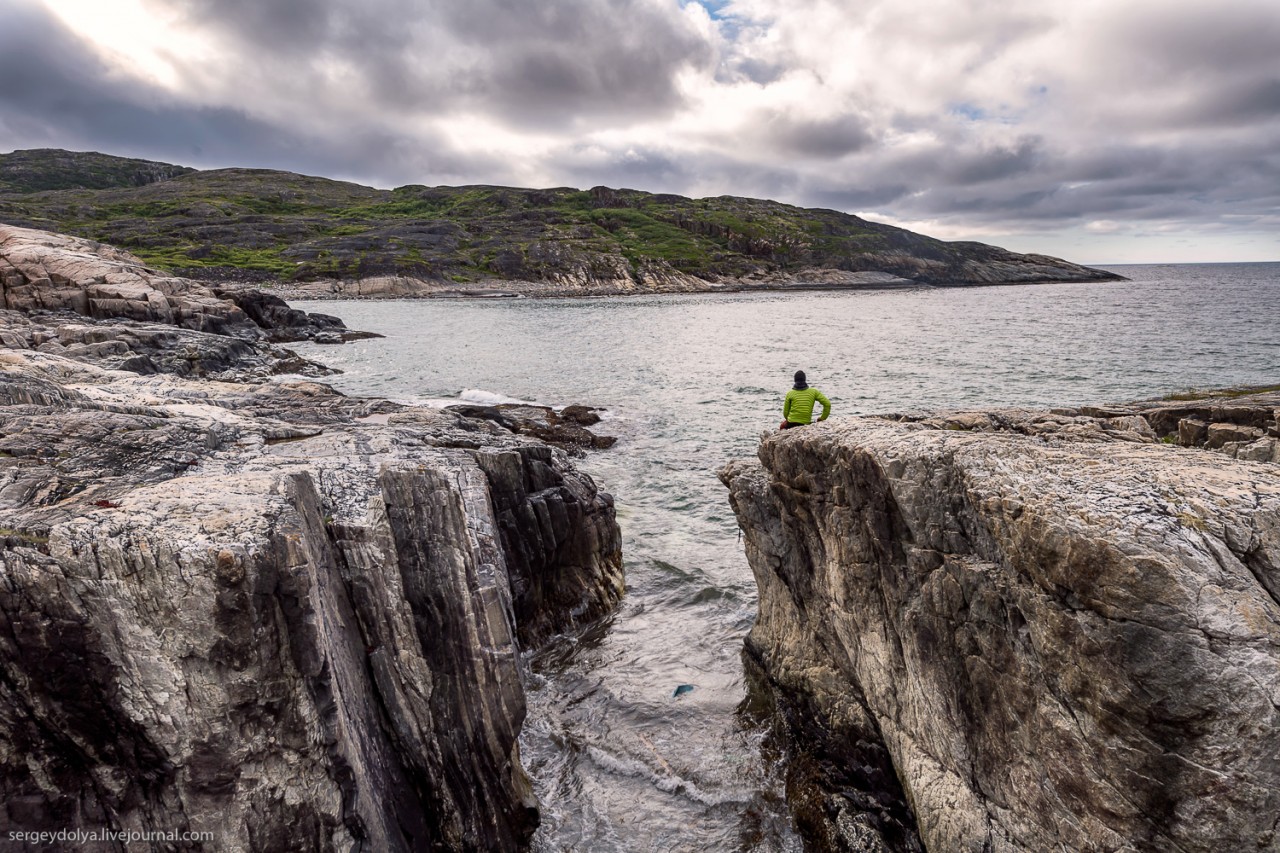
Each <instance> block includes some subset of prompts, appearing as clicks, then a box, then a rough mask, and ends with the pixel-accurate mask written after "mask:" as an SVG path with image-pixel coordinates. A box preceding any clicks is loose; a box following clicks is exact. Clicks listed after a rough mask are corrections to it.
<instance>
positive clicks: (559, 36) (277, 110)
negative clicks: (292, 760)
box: [0, 0, 1280, 263]
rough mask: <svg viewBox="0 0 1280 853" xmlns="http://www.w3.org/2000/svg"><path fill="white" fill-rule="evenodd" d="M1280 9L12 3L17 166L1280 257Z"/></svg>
mask: <svg viewBox="0 0 1280 853" xmlns="http://www.w3.org/2000/svg"><path fill="white" fill-rule="evenodd" d="M1278 46H1280V2H1276V0H1212V2H1210V0H1072V2H1062V0H945V2H943V1H942V0H861V2H858V1H857V0H843V2H841V0H701V2H694V0H434V2H430V1H429V0H43V2H40V0H0V151H9V150H12V149H15V148H35V147H58V148H68V149H73V150H98V151H104V152H107V153H112V154H121V155H128V156H137V157H146V158H150V159H157V160H164V161H167V162H173V163H182V164H186V165H192V166H197V167H201V168H216V167H221V166H258V167H270V168H282V169H290V170H294V171H299V172H305V173H309V174H318V175H326V176H329V177H337V178H344V179H349V180H355V181H359V182H361V183H366V184H374V185H377V186H384V187H390V186H397V185H400V184H405V183H422V184H464V183H489V184H507V185H516V186H578V187H589V186H593V185H596V184H607V185H610V186H626V187H634V188H638V189H646V190H652V191H658V192H677V193H682V194H687V195H696V196H706V195H720V194H733V195H749V196H762V197H768V198H775V199H779V200H782V201H787V202H791V203H795V204H801V205H806V206H819V207H830V208H836V209H838V210H844V211H848V212H851V213H858V214H859V215H862V216H866V217H868V218H871V219H876V220H879V221H884V222H890V223H893V224H898V225H903V226H905V227H908V228H912V229H914V230H918V231H922V232H924V233H927V234H930V235H933V236H936V237H941V238H943V239H975V240H982V241H984V242H990V243H996V244H998V245H1002V246H1006V247H1008V248H1011V249H1015V250H1019V251H1039V252H1045V253H1049V254H1055V255H1060V256H1063V257H1068V258H1070V259H1072V260H1076V261H1082V262H1086V263H1108V262H1112V263H1118V262H1149V261H1223V260H1280V50H1278Z"/></svg>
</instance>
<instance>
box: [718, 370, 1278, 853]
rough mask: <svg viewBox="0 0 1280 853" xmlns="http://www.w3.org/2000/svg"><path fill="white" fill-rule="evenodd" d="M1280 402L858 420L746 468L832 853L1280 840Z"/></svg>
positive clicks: (759, 663) (743, 495) (805, 803)
mask: <svg viewBox="0 0 1280 853" xmlns="http://www.w3.org/2000/svg"><path fill="white" fill-rule="evenodd" d="M1277 409H1280V394H1277V393H1274V392H1273V393H1270V394H1258V395H1252V396H1236V397H1222V398H1209V399H1204V400H1189V401H1165V402H1157V403H1146V404H1135V405H1131V406H1116V407H1106V408H1101V407H1100V408H1094V409H1073V410H1060V411H1056V412H1042V413H1038V412H1027V411H987V412H965V413H951V414H943V415H936V416H924V415H917V416H909V417H889V418H856V419H849V420H839V421H828V422H827V423H825V424H823V425H819V426H813V427H808V428H806V429H802V430H793V431H789V432H787V433H783V434H779V435H777V436H771V437H767V438H765V440H764V441H763V442H762V444H761V447H760V453H759V457H760V459H759V462H738V463H733V464H731V465H729V466H727V467H726V468H725V469H724V471H722V479H723V480H724V481H725V482H726V484H727V485H728V486H729V489H730V498H731V502H732V504H733V506H734V509H735V511H736V512H737V515H738V519H739V521H740V523H741V525H742V527H743V529H744V531H745V534H746V535H745V541H746V549H747V555H748V558H749V560H750V563H751V566H752V569H753V571H754V573H755V576H756V579H757V582H758V584H759V588H760V614H759V618H758V620H757V622H756V624H755V626H754V628H753V629H752V632H751V634H750V637H749V639H748V642H747V659H748V661H749V663H750V664H751V666H752V668H754V669H756V670H757V672H758V673H759V674H760V676H761V678H762V679H763V680H764V681H765V682H766V683H767V685H768V686H769V687H771V688H772V690H773V693H774V695H775V697H776V698H777V702H778V704H779V707H780V710H781V711H782V712H783V715H784V717H785V719H786V722H787V728H788V730H789V731H790V734H791V736H792V740H793V744H794V756H793V761H792V764H791V768H790V770H789V779H788V781H789V796H790V798H791V800H792V802H793V804H794V805H795V806H796V814H797V819H798V822H799V823H800V825H801V827H802V829H803V830H804V831H805V833H806V835H807V837H808V839H809V842H810V845H811V847H812V849H815V850H920V849H928V850H930V851H975V852H976V851H1050V850H1053V851H1057V850H1073V851H1076V850H1078V851H1104V850H1105V851H1113V850H1140V851H1174V850H1176V851H1184V853H1191V851H1220V850H1271V851H1275V850H1280V835H1278V834H1277V832H1278V829H1280V827H1278V826H1277V819H1278V816H1280V762H1278V761H1277V755H1280V467H1277V466H1276V465H1275V464H1274V463H1272V462H1260V461H1250V460H1253V459H1261V458H1262V457H1263V456H1264V455H1266V454H1264V452H1263V450H1264V448H1263V445H1266V448H1265V449H1266V450H1267V451H1268V452H1269V451H1270V449H1271V448H1272V447H1273V445H1271V444H1268V443H1267V442H1268V441H1273V440H1274V439H1275V438H1276V436H1277V428H1276V418H1277ZM1179 440H1181V441H1182V443H1183V444H1194V445H1196V446H1194V447H1179V446H1176V443H1177V442H1178V441H1179ZM1260 442H1261V444H1260ZM1215 448H1216V449H1215ZM1224 450H1225V451H1226V452H1223V451H1224ZM1272 458H1274V457H1272Z"/></svg>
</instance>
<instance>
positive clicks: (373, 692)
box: [0, 229, 622, 851]
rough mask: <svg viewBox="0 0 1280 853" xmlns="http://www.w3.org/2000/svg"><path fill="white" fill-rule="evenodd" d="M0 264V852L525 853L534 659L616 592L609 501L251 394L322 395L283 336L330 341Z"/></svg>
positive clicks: (96, 263)
mask: <svg viewBox="0 0 1280 853" xmlns="http://www.w3.org/2000/svg"><path fill="white" fill-rule="evenodd" d="M0 249H4V250H5V251H4V252H0V283H2V284H3V286H4V298H5V305H6V307H7V309H9V310H3V311H0V340H3V342H4V347H3V348H2V349H0V560H2V561H3V570H2V572H0V832H2V833H3V834H4V835H5V837H9V833H10V832H25V833H34V832H41V831H46V832H56V831H58V830H73V831H74V830H76V829H81V830H84V831H86V832H94V831H102V830H111V831H113V832H117V833H121V832H135V833H173V834H174V835H172V836H167V837H168V839H169V840H168V841H167V842H164V843H161V842H153V843H152V849H175V850H179V849H181V850H200V849H205V850H220V851H221V850H228V851H274V850H286V849H287V850H299V851H336V850H343V851H347V850H378V851H419V850H440V849H449V850H498V849H502V850H509V849H519V848H520V847H522V846H523V845H524V844H525V843H527V841H528V840H529V838H530V836H531V834H532V832H533V830H534V828H535V827H536V826H537V823H538V809H537V802H536V799H535V798H534V796H533V793H532V789H531V787H530V784H529V780H528V778H527V777H526V775H525V773H524V770H523V768H522V767H521V765H520V760H519V754H518V746H517V736H518V734H519V730H520V726H521V724H522V722H523V719H524V714H525V704H524V701H525V700H524V691H523V686H522V675H523V669H524V663H523V660H522V656H521V655H522V651H523V650H524V649H528V648H530V647H531V646H532V645H533V644H535V643H537V642H538V641H539V640H540V639H542V638H544V637H545V636H546V635H548V634H549V633H552V632H554V631H560V630H566V629H568V628H570V627H572V626H573V625H574V624H575V623H576V622H578V621H582V620H589V619H593V618H595V617H596V616H598V615H600V614H602V613H603V612H604V611H606V610H607V609H608V608H609V607H611V606H612V605H613V603H614V602H615V601H616V600H617V598H618V597H619V596H620V595H621V592H622V568H621V555H620V544H619V542H620V537H619V533H618V527H617V524H616V522H615V521H614V513H613V502H612V499H611V498H610V496H609V495H607V494H605V493H603V492H601V491H600V490H598V489H597V487H596V485H595V484H594V483H593V482H592V481H591V479H590V478H589V477H587V476H586V475H585V474H582V473H580V472H578V471H577V470H576V469H574V467H573V466H572V464H571V463H570V461H569V459H568V457H567V456H566V455H565V454H564V453H563V452H562V451H560V450H557V449H554V448H551V447H549V446H547V445H545V444H543V443H542V442H540V441H536V440H533V439H530V438H525V437H521V436H516V435H513V434H512V433H511V432H510V431H509V430H507V429H504V428H502V427H501V426H499V425H497V424H493V423H490V422H488V421H484V420H478V419H473V418H466V417H462V416H460V415H458V414H454V413H451V412H446V411H437V410H424V409H416V408H411V407H404V406H399V405H395V404H392V403H388V402H386V401H379V400H366V399H356V398H348V397H344V396H342V395H340V394H338V393H336V392H334V391H333V390H332V389H330V388H328V387H327V386H324V385H320V384H317V383H314V382H310V381H306V380H298V379H293V380H289V381H273V382H265V381H262V380H264V379H265V378H267V377H270V376H271V375H272V374H275V373H279V372H282V371H287V372H293V371H296V370H297V369H299V368H307V369H313V370H315V371H323V368H322V367H321V366H319V365H314V364H312V363H310V362H305V361H303V360H301V359H298V358H297V356H296V355H294V354H293V353H291V352H289V351H288V350H284V349H282V348H280V347H278V346H276V345H275V344H273V343H272V342H271V340H272V338H273V335H274V334H275V333H276V332H278V331H279V328H280V327H276V326H272V324H271V319H272V318H273V317H274V318H275V319H277V320H281V321H282V322H284V327H285V328H288V329H294V330H295V331H296V332H297V334H299V335H302V336H306V335H308V334H315V333H317V331H319V332H322V333H326V334H338V335H341V334H343V333H345V330H343V329H342V328H341V324H340V323H337V324H336V325H335V323H332V322H329V321H328V320H327V319H323V318H322V319H320V320H316V319H315V315H303V314H301V312H293V313H292V314H289V313H288V311H290V310H291V309H287V306H286V307H285V308H284V309H280V306H274V305H267V306H266V309H270V310H265V313H264V312H263V311H259V312H258V313H257V314H256V315H255V313H254V309H253V307H252V306H251V308H250V310H246V309H245V308H242V307H241V306H240V305H238V304H237V303H236V302H235V301H233V300H232V299H231V298H228V297H224V296H219V295H218V294H216V293H213V292H212V291H210V290H209V289H207V288H203V287H202V286H198V285H196V284H195V283H191V282H187V281H185V280H174V279H171V278H168V277H164V276H161V275H160V274H158V273H155V272H154V271H153V270H149V269H146V268H145V267H143V266H142V265H141V264H139V263H138V262H137V259H136V258H132V257H130V256H127V255H123V254H117V253H115V252H114V250H111V249H109V248H108V247H100V246H97V245H96V244H90V243H86V242H85V241H77V240H74V239H71V238H63V237H61V236H59V235H41V234H40V233H39V232H23V231H21V230H20V229H0ZM280 305H281V306H282V305H283V303H280ZM257 307H258V308H263V306H262V304H260V303H259V304H257ZM276 309H279V310H276ZM330 319H331V318H330ZM263 324H266V325H263ZM227 379H239V380H254V381H235V382H233V381H224V380H227ZM186 833H209V834H210V836H209V837H211V838H212V839H213V840H212V841H208V840H206V841H203V842H201V841H198V840H192V839H191V837H190V836H188V835H184V834H186ZM175 839H176V840H175ZM102 849H112V850H121V851H123V850H125V849H133V848H132V847H128V845H127V844H126V842H125V841H124V840H119V841H113V842H110V843H108V844H106V845H104V846H103V848H102Z"/></svg>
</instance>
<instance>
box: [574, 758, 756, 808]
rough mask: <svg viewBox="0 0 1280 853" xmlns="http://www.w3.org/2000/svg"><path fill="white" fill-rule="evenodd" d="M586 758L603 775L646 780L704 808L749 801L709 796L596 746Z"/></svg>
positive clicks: (738, 795) (737, 795) (732, 794)
mask: <svg viewBox="0 0 1280 853" xmlns="http://www.w3.org/2000/svg"><path fill="white" fill-rule="evenodd" d="M587 755H588V756H590V758H591V763H593V764H595V765H596V766H597V767H599V768H600V769H601V770H604V771H605V772H606V773H612V774H614V775H616V776H629V777H632V778H636V779H647V780H648V781H649V782H650V784H652V785H653V786H654V787H655V788H657V789H658V790H659V791H662V792H663V793H664V794H674V795H677V796H683V797H687V798H688V799H690V800H693V801H694V802H697V803H701V804H702V805H704V806H719V805H723V804H725V803H746V802H749V801H750V799H751V797H750V796H749V795H748V794H745V793H743V792H741V791H726V792H724V793H719V794H714V793H708V792H706V791H703V790H702V789H701V788H699V787H698V786H697V785H696V784H694V783H693V782H691V781H689V780H688V779H685V778H682V777H681V776H678V775H676V774H674V773H661V772H658V771H657V770H654V769H653V768H652V767H650V766H649V765H648V764H646V763H645V762H643V761H641V760H639V759H635V758H630V757H625V756H620V755H614V754H612V753H610V752H607V751H605V750H603V749H601V748H600V747H598V746H588V747H587Z"/></svg>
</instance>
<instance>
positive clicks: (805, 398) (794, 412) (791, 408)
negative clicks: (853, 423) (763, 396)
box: [782, 388, 831, 424]
mask: <svg viewBox="0 0 1280 853" xmlns="http://www.w3.org/2000/svg"><path fill="white" fill-rule="evenodd" d="M815 401H816V402H819V403H821V404H822V414H821V415H819V416H818V420H820V421H825V420H826V419H827V415H829V414H831V401H830V400H828V399H827V398H826V397H825V396H824V395H823V393H822V392H821V391H819V390H818V389H817V388H806V389H804V390H803V391H797V390H796V389H795V388H792V389H791V390H790V391H788V392H787V399H786V400H785V401H784V402H783V403H782V417H784V418H786V419H787V420H789V421H791V423H793V424H807V423H812V422H813V404H814V402H815Z"/></svg>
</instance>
